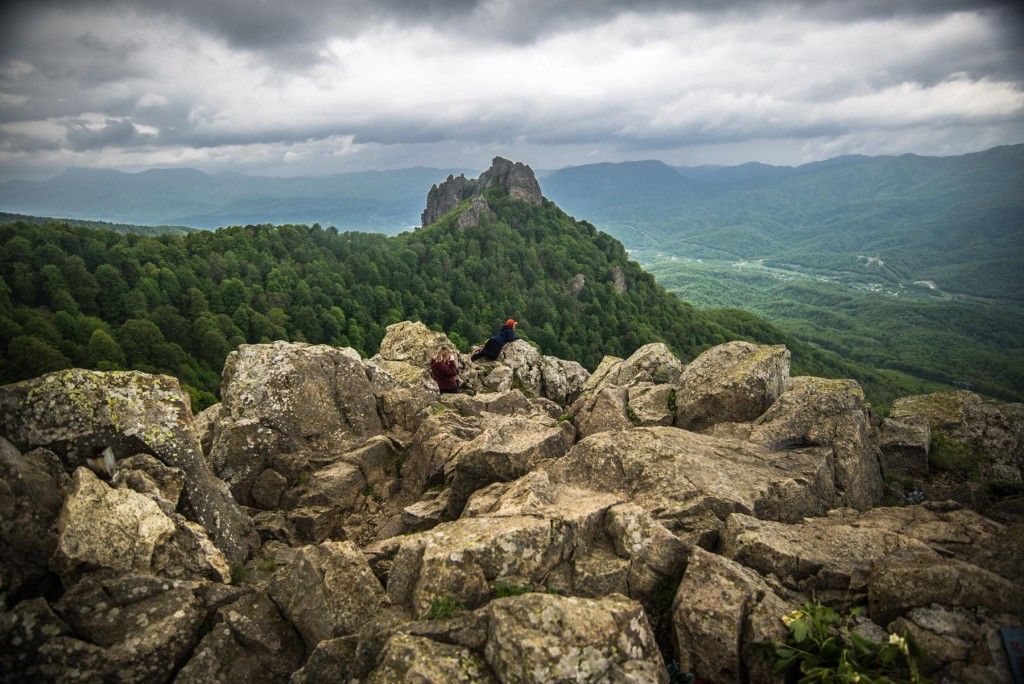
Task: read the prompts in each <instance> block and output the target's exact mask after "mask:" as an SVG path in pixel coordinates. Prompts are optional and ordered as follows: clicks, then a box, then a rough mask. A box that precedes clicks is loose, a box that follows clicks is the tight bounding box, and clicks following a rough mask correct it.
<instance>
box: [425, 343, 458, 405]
mask: <svg viewBox="0 0 1024 684" xmlns="http://www.w3.org/2000/svg"><path fill="white" fill-rule="evenodd" d="M430 374H431V375H433V376H434V381H435V382H436V383H437V386H438V387H439V388H440V389H441V394H455V393H456V392H458V391H459V369H458V368H456V366H455V352H453V351H452V350H451V348H450V347H441V348H440V349H438V350H437V353H436V354H434V357H433V358H432V359H430Z"/></svg>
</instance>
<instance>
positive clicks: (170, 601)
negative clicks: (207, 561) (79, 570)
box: [36, 574, 206, 684]
mask: <svg viewBox="0 0 1024 684" xmlns="http://www.w3.org/2000/svg"><path fill="white" fill-rule="evenodd" d="M54 612H55V613H56V615H57V616H59V617H60V619H61V621H62V622H63V623H64V624H66V625H68V626H69V627H70V631H71V633H58V635H56V636H53V637H51V638H49V639H47V640H46V641H45V642H44V643H42V644H41V645H39V647H38V650H37V652H36V657H37V658H38V661H39V673H40V675H41V679H42V680H43V681H83V682H89V681H117V682H138V683H140V684H141V683H143V682H154V681H166V680H168V679H169V678H170V677H171V676H172V675H173V674H174V673H175V672H177V670H178V669H179V668H180V667H181V666H182V665H184V664H185V662H186V660H187V659H188V657H189V654H190V653H192V650H193V649H194V648H195V646H196V643H197V642H198V640H199V632H200V629H201V626H202V624H203V621H204V620H205V618H206V606H205V603H204V600H203V596H202V587H201V586H197V585H196V584H195V583H189V582H178V581H175V580H168V579H163V578H157V577H152V576H149V575H139V574H127V575H122V576H120V577H117V578H109V579H87V580H83V581H82V582H80V583H78V584H76V585H75V586H74V587H72V588H71V589H69V590H68V591H67V592H66V593H65V594H64V595H63V596H62V597H61V598H60V600H59V601H58V602H57V603H56V604H54ZM56 627H57V625H51V627H50V628H51V629H53V628H56Z"/></svg>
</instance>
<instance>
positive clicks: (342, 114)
mask: <svg viewBox="0 0 1024 684" xmlns="http://www.w3.org/2000/svg"><path fill="white" fill-rule="evenodd" d="M894 7H895V9H894ZM1012 7H1013V6H1012V4H1009V3H982V2H973V3H967V2H952V1H945V2H943V1H932V2H927V1H920V2H904V3H898V2H894V1H892V0H877V1H872V0H863V1H858V0H851V1H845V2H834V3H829V2H814V3H809V2H808V3H786V2H781V3H780V2H772V3H762V2H743V3H721V2H714V1H713V0H707V1H706V2H700V1H698V2H689V3H685V4H684V3H681V2H657V1H654V2H636V1H634V2H614V1H612V0H598V1H593V0H592V1H590V2H586V3H583V2H565V1H563V2H557V1H556V2H541V1H539V0H533V1H527V2H517V1H516V0H488V1H481V2H476V1H473V0H450V1H442V0H416V1H412V2H401V1H398V0H392V1H385V2H368V1H367V0H357V1H355V2H337V1H336V0H310V1H299V0H284V1H276V0H262V1H255V0H251V1H243V0H225V1H221V2H218V1H216V0H152V1H151V2H147V1H140V2H109V1H108V2H101V1H98V0H97V1H89V0H62V1H60V2H56V1H55V2H48V1H47V0H32V1H31V2H25V3H21V4H19V3H12V2H6V3H4V4H3V5H2V9H0V27H2V28H0V33H2V35H0V179H6V178H12V177H26V178H27V177H45V176H48V175H53V174H55V173H57V172H59V171H61V170H63V169H64V168H66V167H68V166H99V167H109V168H118V169H124V170H139V169H144V168H150V167H168V166H191V167H197V168H201V169H204V170H208V171H223V170H233V171H242V172H247V173H260V174H273V175H294V174H306V173H331V172H336V171H346V170H360V169H368V168H396V167H405V166H414V165H429V166H440V167H456V166H457V167H467V168H470V169H474V168H483V167H485V166H486V165H487V163H488V161H489V160H490V158H491V157H493V156H494V155H496V154H501V155H503V156H509V157H512V158H514V159H519V160H523V161H526V162H528V163H530V164H531V165H533V166H534V167H535V168H540V169H544V168H555V167H559V166H565V165H570V164H584V163H589V162H593V161H620V160H627V159H652V158H655V159H663V160H665V161H667V162H669V163H674V164H705V163H741V162H744V161H751V160H758V161H764V162H769V163H785V164H793V163H800V162H804V161H812V160H816V159H823V158H826V157H832V156H837V155H840V154H848V153H861V154H890V153H901V152H915V153H919V154H940V155H945V154H959V153H963V152H969V151H974V150H980V149H986V148H988V147H992V146H994V145H999V144H1005V143H1017V142H1024V39H1022V30H1021V29H1022V15H1021V14H1020V13H1019V12H1017V11H1015V10H1014V9H1013V8H1012Z"/></svg>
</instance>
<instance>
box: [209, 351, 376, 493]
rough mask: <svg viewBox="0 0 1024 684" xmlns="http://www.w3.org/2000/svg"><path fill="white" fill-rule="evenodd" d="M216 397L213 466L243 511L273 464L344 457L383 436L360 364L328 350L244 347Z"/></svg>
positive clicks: (231, 356)
mask: <svg viewBox="0 0 1024 684" xmlns="http://www.w3.org/2000/svg"><path fill="white" fill-rule="evenodd" d="M221 394H222V397H223V401H222V402H221V404H222V407H223V408H222V409H221V417H220V421H219V422H218V424H217V427H216V435H215V437H214V440H213V446H212V447H211V450H210V461H211V462H212V463H213V465H214V468H215V469H216V471H217V473H218V474H219V475H220V477H221V478H223V479H224V481H225V482H227V483H228V485H229V486H230V487H231V491H232V493H233V494H234V496H235V498H236V499H237V500H238V501H239V502H240V503H243V504H246V505H251V504H252V503H253V499H252V485H253V482H254V481H255V480H256V478H257V477H259V475H260V474H261V473H262V472H263V471H264V470H265V469H266V468H267V467H268V466H270V465H271V464H272V461H273V460H274V459H275V458H279V457H282V456H285V457H289V458H294V457H306V456H312V457H316V456H319V455H326V454H336V453H340V452H344V451H348V450H350V449H353V448H355V447H357V446H359V445H360V444H362V443H363V442H365V441H366V439H367V438H369V437H372V436H373V435H377V434H380V433H381V431H382V429H383V427H382V425H381V421H380V417H379V416H378V414H377V401H376V398H375V396H374V393H373V388H372V387H371V385H370V382H369V380H368V379H367V377H366V372H365V371H364V369H363V365H362V363H361V362H359V361H357V360H355V359H353V358H352V356H351V355H350V354H348V353H346V351H345V350H342V349H337V348H335V347H328V346H326V345H309V344H304V343H288V342H275V343H273V344H244V345H242V346H240V347H239V348H238V349H236V350H235V351H233V352H231V353H230V354H229V355H228V358H227V360H226V361H225V363H224V373H223V378H222V382H221Z"/></svg>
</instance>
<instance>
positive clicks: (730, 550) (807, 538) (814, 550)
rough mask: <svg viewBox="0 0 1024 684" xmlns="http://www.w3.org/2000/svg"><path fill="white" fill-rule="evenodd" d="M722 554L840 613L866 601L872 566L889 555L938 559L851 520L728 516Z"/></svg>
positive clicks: (896, 535) (913, 542) (924, 547)
mask: <svg viewBox="0 0 1024 684" xmlns="http://www.w3.org/2000/svg"><path fill="white" fill-rule="evenodd" d="M721 551H722V554H723V555H725V556H727V557H729V558H731V559H733V560H735V561H737V562H738V563H741V564H742V565H745V566H747V567H748V568H751V569H752V570H754V571H756V572H758V573H760V574H761V575H765V576H767V575H774V576H775V577H777V578H779V580H780V581H782V582H783V584H785V585H786V586H787V587H788V588H790V589H793V590H794V591H799V592H801V593H804V594H806V595H808V596H810V595H814V596H816V597H818V598H819V600H822V601H825V602H827V603H830V604H831V605H836V606H842V607H846V606H849V605H853V604H855V603H858V602H863V601H864V600H865V599H866V598H867V596H866V595H867V585H868V578H869V576H870V574H871V567H872V564H873V563H875V562H876V561H878V560H881V559H883V558H886V557H887V556H890V555H892V554H895V553H899V554H901V555H902V556H903V557H911V556H917V557H921V558H926V559H938V558H939V555H938V553H936V552H935V551H934V550H933V549H932V548H931V547H930V546H929V545H928V544H925V543H924V542H922V541H919V540H917V539H914V538H913V537H911V536H908V535H905V534H901V533H900V532H899V531H897V530H895V529H891V528H888V527H884V526H874V525H870V524H863V523H861V521H860V520H858V518H857V517H856V516H855V515H847V516H841V515H840V516H833V517H826V518H808V519H806V520H805V521H804V522H801V523H798V524H786V523H779V522H774V521H768V520H758V519H756V518H753V517H751V516H748V515H740V514H733V515H730V516H729V519H728V520H727V522H726V526H725V530H724V531H723V532H722V543H721Z"/></svg>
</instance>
